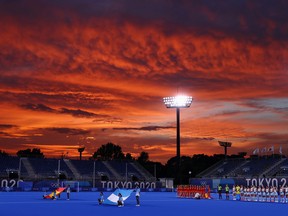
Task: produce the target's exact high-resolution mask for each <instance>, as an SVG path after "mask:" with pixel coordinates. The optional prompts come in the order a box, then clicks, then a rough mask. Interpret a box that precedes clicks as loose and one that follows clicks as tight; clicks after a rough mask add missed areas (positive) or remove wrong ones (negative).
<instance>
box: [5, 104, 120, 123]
mask: <svg viewBox="0 0 288 216" xmlns="http://www.w3.org/2000/svg"><path fill="white" fill-rule="evenodd" d="M20 107H22V108H24V109H27V110H32V111H39V112H51V113H58V114H69V115H72V116H74V117H77V118H101V119H103V118H107V119H110V118H111V117H110V116H108V115H99V114H95V113H92V112H87V111H85V110H81V109H68V108H61V109H53V108H51V107H48V106H46V105H44V104H32V103H28V104H22V105H20ZM115 120H116V119H115ZM0 128H1V127H0Z"/></svg>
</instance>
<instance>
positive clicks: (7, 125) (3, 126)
mask: <svg viewBox="0 0 288 216" xmlns="http://www.w3.org/2000/svg"><path fill="white" fill-rule="evenodd" d="M15 127H17V126H16V125H12V124H0V130H6V129H10V128H15Z"/></svg>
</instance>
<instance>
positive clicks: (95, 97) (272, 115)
mask: <svg viewBox="0 0 288 216" xmlns="http://www.w3.org/2000/svg"><path fill="white" fill-rule="evenodd" d="M287 11H288V1H284V0H265V1H264V0H256V1H249V0H221V1H215V0H205V1H199V0H175V1H172V0H155V1H154V0H153V1H152V0H105V1H103V0H93V1H91V0H57V1H56V0H13V1H11V0H0V100H1V103H0V113H1V117H0V150H2V151H5V152H7V153H9V154H12V155H15V154H16V152H17V151H18V150H23V149H27V148H40V149H41V151H42V152H44V154H45V156H46V157H60V156H61V155H62V154H68V155H67V156H68V157H69V158H73V157H76V156H78V152H77V148H78V147H79V146H85V151H84V153H83V156H84V157H86V158H88V157H89V156H91V155H92V154H93V153H94V152H95V151H96V150H97V149H98V148H99V147H100V146H101V145H103V144H106V143H108V142H112V143H114V144H117V145H120V146H121V147H122V150H123V152H124V153H128V152H129V153H132V155H133V156H135V157H137V156H138V155H139V153H140V152H142V151H146V152H148V153H149V156H150V160H153V161H160V162H162V163H166V161H167V160H168V159H169V158H171V157H173V156H175V154H176V111H175V109H167V108H166V107H165V105H164V104H163V101H162V98H163V97H166V96H175V95H177V93H181V94H185V95H190V96H192V97H193V98H194V100H193V103H192V105H191V107H190V108H187V109H181V154H182V155H187V156H192V155H193V154H200V153H204V154H208V155H211V154H215V153H216V154H219V153H223V149H222V148H220V147H219V145H218V140H223V141H230V142H232V143H233V145H232V148H230V149H229V150H228V153H229V154H230V153H234V154H237V153H238V152H240V151H246V152H248V154H252V151H253V150H254V149H255V148H260V149H263V148H265V147H267V148H269V147H271V146H274V149H275V150H274V151H275V153H278V151H279V148H280V146H281V147H282V149H283V150H282V151H283V153H284V154H286V155H287V153H288V145H287V144H288V132H287V131H288V85H287V84H288V13H287Z"/></svg>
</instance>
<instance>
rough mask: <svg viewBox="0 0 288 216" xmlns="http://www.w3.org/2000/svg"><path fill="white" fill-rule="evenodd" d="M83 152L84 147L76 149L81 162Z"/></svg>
mask: <svg viewBox="0 0 288 216" xmlns="http://www.w3.org/2000/svg"><path fill="white" fill-rule="evenodd" d="M84 150H85V147H80V148H78V152H79V154H80V160H82V152H83V151H84Z"/></svg>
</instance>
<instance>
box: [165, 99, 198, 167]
mask: <svg viewBox="0 0 288 216" xmlns="http://www.w3.org/2000/svg"><path fill="white" fill-rule="evenodd" d="M192 100H193V98H192V97H190V96H184V95H178V96H176V97H164V98H163V101H164V104H165V106H166V108H176V119H177V132H176V137H177V138H176V139H177V143H176V144H177V146H176V150H177V165H178V167H177V168H178V171H179V170H180V156H181V155H180V108H189V107H190V106H191V103H192Z"/></svg>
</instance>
